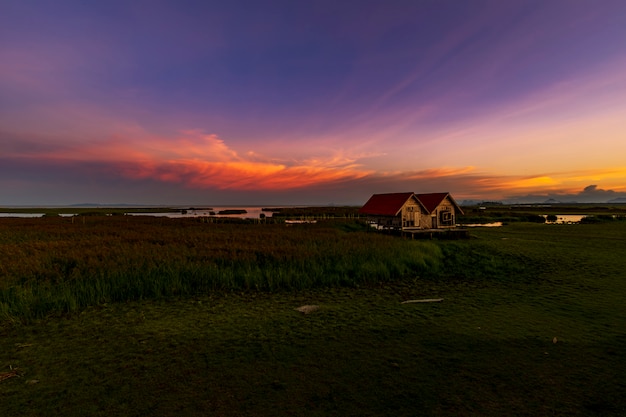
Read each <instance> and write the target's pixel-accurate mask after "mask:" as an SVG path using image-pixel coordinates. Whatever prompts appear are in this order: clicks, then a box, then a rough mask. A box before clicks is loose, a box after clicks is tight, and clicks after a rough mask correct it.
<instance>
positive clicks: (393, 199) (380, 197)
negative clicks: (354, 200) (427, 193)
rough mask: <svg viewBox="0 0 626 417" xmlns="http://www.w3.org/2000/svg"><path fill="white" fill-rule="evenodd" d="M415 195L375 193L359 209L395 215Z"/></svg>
mask: <svg viewBox="0 0 626 417" xmlns="http://www.w3.org/2000/svg"><path fill="white" fill-rule="evenodd" d="M413 196H414V194H413V193H391V194H374V195H373V196H371V197H370V199H369V200H367V203H365V205H364V206H363V207H361V208H360V209H359V213H362V214H374V215H379V216H395V215H397V214H398V212H399V211H400V210H401V209H402V206H404V204H405V203H406V202H407V201H408V200H409V199H410V198H412V197H413Z"/></svg>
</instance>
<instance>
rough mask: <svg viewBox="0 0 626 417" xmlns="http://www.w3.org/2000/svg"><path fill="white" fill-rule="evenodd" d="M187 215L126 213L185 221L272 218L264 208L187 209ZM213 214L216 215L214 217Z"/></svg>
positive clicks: (175, 213) (177, 213) (176, 213)
mask: <svg viewBox="0 0 626 417" xmlns="http://www.w3.org/2000/svg"><path fill="white" fill-rule="evenodd" d="M185 210H186V211H187V212H186V213H185V214H183V213H181V212H163V213H159V212H154V213H126V215H127V216H155V217H169V218H172V219H181V218H182V219H185V218H194V217H209V216H211V217H227V218H235V219H258V218H260V217H261V213H263V214H265V216H266V217H272V212H271V211H263V207H232V206H229V207H213V209H212V210H189V209H185ZM222 210H245V211H246V213H241V214H218V213H219V212H220V211H222ZM211 213H214V214H213V215H212V214H211Z"/></svg>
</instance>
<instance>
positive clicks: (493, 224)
mask: <svg viewBox="0 0 626 417" xmlns="http://www.w3.org/2000/svg"><path fill="white" fill-rule="evenodd" d="M460 226H461V227H500V226H502V222H493V223H471V224H461V225H460Z"/></svg>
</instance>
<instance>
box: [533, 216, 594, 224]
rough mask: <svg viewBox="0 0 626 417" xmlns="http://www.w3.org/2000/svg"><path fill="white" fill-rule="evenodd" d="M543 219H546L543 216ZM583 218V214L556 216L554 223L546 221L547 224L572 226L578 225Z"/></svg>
mask: <svg viewBox="0 0 626 417" xmlns="http://www.w3.org/2000/svg"><path fill="white" fill-rule="evenodd" d="M543 217H548V216H547V215H544V216H543ZM583 217H585V216H584V215H583V214H556V221H546V223H548V224H572V223H580V220H581V219H582V218H583Z"/></svg>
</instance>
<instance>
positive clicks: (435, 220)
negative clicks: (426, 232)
mask: <svg viewBox="0 0 626 417" xmlns="http://www.w3.org/2000/svg"><path fill="white" fill-rule="evenodd" d="M431 224H432V226H431V227H432V228H433V229H436V228H437V227H438V225H439V224H438V223H437V215H436V214H435V215H434V216H432V217H431Z"/></svg>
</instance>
